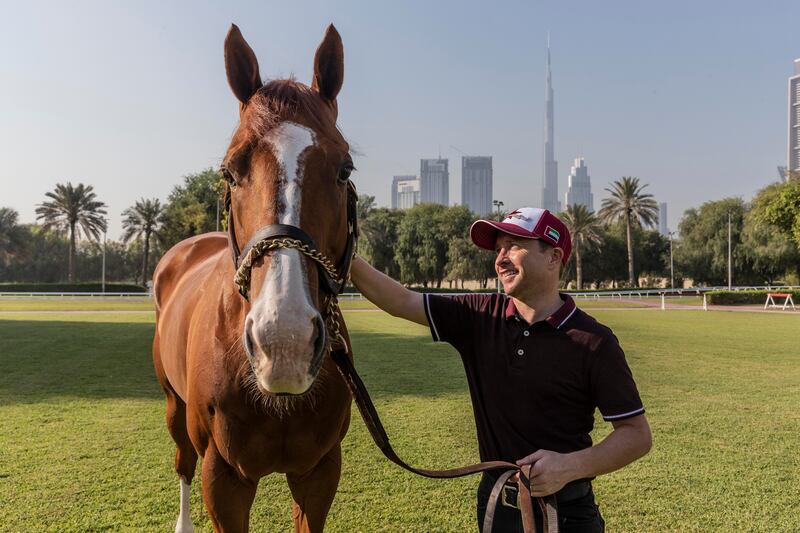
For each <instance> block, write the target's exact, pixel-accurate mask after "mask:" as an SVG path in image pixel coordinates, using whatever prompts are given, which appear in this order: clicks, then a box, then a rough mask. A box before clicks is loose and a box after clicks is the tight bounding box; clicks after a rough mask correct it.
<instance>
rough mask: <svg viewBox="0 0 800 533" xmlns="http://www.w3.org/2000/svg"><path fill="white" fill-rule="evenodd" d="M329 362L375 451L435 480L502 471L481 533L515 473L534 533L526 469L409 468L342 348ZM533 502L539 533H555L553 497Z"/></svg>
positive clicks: (497, 465) (487, 465)
mask: <svg viewBox="0 0 800 533" xmlns="http://www.w3.org/2000/svg"><path fill="white" fill-rule="evenodd" d="M331 358H333V361H334V362H335V363H336V366H337V367H338V368H339V372H340V373H341V374H342V377H343V378H344V380H345V382H346V383H347V386H348V387H349V389H350V393H351V394H352V395H353V399H354V400H355V402H356V406H358V410H359V412H360V413H361V418H363V419H364V423H365V424H366V426H367V429H368V430H369V433H370V435H371V436H372V440H373V441H375V444H376V445H377V446H378V448H380V450H381V452H383V455H384V456H386V458H387V459H389V460H390V461H391V462H393V463H394V464H396V465H398V466H400V467H401V468H404V469H406V470H408V471H409V472H413V473H414V474H418V475H420V476H424V477H428V478H436V479H442V478H457V477H463V476H467V475H470V474H477V473H479V472H486V471H487V470H499V469H502V470H505V472H503V473H502V474H501V475H500V477H499V478H498V479H497V482H496V483H495V484H494V487H493V488H492V492H491V494H490V496H489V501H488V502H487V505H486V516H485V518H484V521H483V533H490V532H491V530H492V524H493V520H494V511H495V508H496V507H497V500H498V499H499V497H500V493H501V492H502V489H503V485H504V484H505V483H506V481H508V479H510V478H511V477H512V476H513V475H514V474H516V473H519V480H518V482H517V487H518V491H519V492H518V494H519V505H520V511H521V513H522V526H523V529H524V531H525V533H537V528H536V521H535V519H534V514H533V505H532V499H531V489H530V468H531V467H530V465H525V466H522V467H520V466H518V465H516V464H514V463H509V462H506V461H486V462H483V463H478V464H474V465H470V466H464V467H461V468H451V469H448V470H426V469H422V468H415V467H413V466H410V465H409V464H407V463H406V462H405V461H403V460H402V459H400V457H399V456H398V455H397V453H395V451H394V449H393V448H392V445H391V444H390V443H389V436H388V435H387V434H386V430H385V429H384V428H383V424H382V423H381V420H380V417H379V416H378V412H377V410H376V409H375V405H374V404H373V403H372V399H371V398H370V397H369V393H368V392H367V389H366V387H365V386H364V382H363V381H362V380H361V377H359V375H358V373H357V372H356V369H355V366H353V362H352V361H351V360H350V357H349V356H348V352H347V349H346V347H342V348H338V349H333V350H331ZM535 499H536V501H537V503H538V505H539V507H540V508H541V510H542V517H543V524H542V526H543V532H544V533H558V507H557V504H556V499H555V496H552V495H551V496H546V497H544V498H535Z"/></svg>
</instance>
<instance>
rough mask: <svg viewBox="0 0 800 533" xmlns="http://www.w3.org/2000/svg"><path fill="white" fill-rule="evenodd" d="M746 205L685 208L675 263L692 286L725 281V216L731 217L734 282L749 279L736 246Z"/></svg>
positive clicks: (720, 203) (749, 272) (738, 200)
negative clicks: (735, 260) (692, 281)
mask: <svg viewBox="0 0 800 533" xmlns="http://www.w3.org/2000/svg"><path fill="white" fill-rule="evenodd" d="M745 211H746V206H745V204H744V201H743V200H742V199H741V198H726V199H724V200H717V201H713V202H706V203H704V204H703V205H701V206H700V208H699V209H688V210H686V212H685V213H684V215H683V218H682V219H681V222H680V224H679V225H678V228H679V230H680V235H681V239H680V242H679V243H678V246H677V247H676V248H675V260H676V262H677V264H678V267H679V268H680V269H681V271H682V272H683V274H684V275H685V276H687V277H690V278H693V279H694V281H695V282H696V283H707V284H710V285H723V284H726V283H727V280H728V215H730V217H731V242H732V244H733V247H734V250H733V253H734V257H735V258H736V259H737V262H736V267H737V268H736V279H737V281H740V282H746V281H747V280H748V279H752V269H751V268H750V265H749V264H748V263H747V261H746V260H744V257H743V255H742V253H741V251H740V249H741V247H739V246H737V244H738V243H739V242H740V235H741V232H742V221H743V219H744V215H745Z"/></svg>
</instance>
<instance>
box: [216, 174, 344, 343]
mask: <svg viewBox="0 0 800 533" xmlns="http://www.w3.org/2000/svg"><path fill="white" fill-rule="evenodd" d="M357 203H358V193H357V192H356V186H355V185H354V184H353V182H352V181H349V180H348V182H347V245H346V247H345V251H344V255H343V256H342V257H341V258H340V259H339V263H338V266H336V265H334V263H333V262H332V261H331V260H330V259H329V258H328V257H327V256H326V255H325V254H323V253H322V252H321V251H320V250H319V248H318V247H317V245H316V244H315V243H314V239H312V238H311V237H310V236H309V235H308V233H306V232H305V231H303V230H302V229H300V228H299V227H297V226H290V225H287V224H269V225H267V226H264V227H263V228H261V229H259V230H258V231H256V233H255V235H253V237H252V238H251V239H250V240H249V241H248V242H247V244H246V245H245V247H244V249H243V250H241V251H239V246H238V245H237V244H236V230H235V228H234V223H233V213H232V212H231V195H230V190H228V193H227V194H226V195H225V208H226V209H227V210H228V241H229V243H230V249H231V255H232V257H233V264H234V265H235V267H236V275H235V276H234V278H233V281H234V283H236V285H237V286H238V287H239V294H241V295H242V297H244V299H245V300H247V299H248V293H249V290H250V278H251V274H252V269H253V263H255V262H256V261H257V260H258V259H259V258H260V257H263V256H264V255H265V254H267V253H268V252H270V251H272V250H277V249H278V248H291V249H294V250H297V251H299V252H300V253H302V254H303V255H305V256H306V257H308V258H309V259H311V260H313V261H314V262H315V263H316V264H317V271H318V272H319V277H320V282H321V284H322V288H323V289H324V290H325V292H326V293H327V294H326V296H325V303H324V305H323V309H324V311H323V313H322V314H323V317H324V319H325V327H326V328H327V329H328V333H329V334H330V338H331V340H332V341H334V342H340V343H342V344H344V345H345V346H346V342H345V340H344V337H343V336H342V334H341V331H340V328H339V320H338V318H339V315H340V314H341V313H340V311H339V305H338V302H337V299H336V297H337V296H338V295H339V294H341V293H342V291H343V290H344V285H345V282H346V281H347V277H348V276H349V275H350V263H351V262H352V260H353V252H354V251H355V247H356V241H357V239H358V216H357V209H356V208H357Z"/></svg>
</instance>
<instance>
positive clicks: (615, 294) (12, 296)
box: [0, 285, 800, 300]
mask: <svg viewBox="0 0 800 533" xmlns="http://www.w3.org/2000/svg"><path fill="white" fill-rule="evenodd" d="M721 290H728V287H692V288H689V289H646V290H640V289H620V290H618V291H617V290H613V291H608V290H604V291H581V292H570V295H572V297H573V298H579V299H595V300H601V299H606V298H610V299H613V298H617V299H620V300H622V299H632V298H648V297H651V298H652V297H659V296H662V295H664V296H667V297H675V296H677V297H680V296H699V295H702V294H704V293H706V292H709V291H721ZM731 290H732V291H746V290H760V291H780V290H800V285H761V286H741V287H732V288H731ZM443 294H458V293H443ZM151 297H152V296H151V295H150V294H149V293H144V292H59V291H55V292H0V298H4V299H7V300H31V299H45V300H46V299H52V300H57V299H71V300H100V299H108V300H110V299H118V300H147V299H150V298H151ZM339 299H340V300H363V299H364V296H363V295H362V294H361V293H359V292H345V293H342V294H340V295H339Z"/></svg>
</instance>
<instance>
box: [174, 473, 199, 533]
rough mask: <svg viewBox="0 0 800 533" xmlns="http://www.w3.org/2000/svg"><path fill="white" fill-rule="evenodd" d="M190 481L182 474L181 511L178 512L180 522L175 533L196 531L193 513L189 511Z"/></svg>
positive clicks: (192, 532)
mask: <svg viewBox="0 0 800 533" xmlns="http://www.w3.org/2000/svg"><path fill="white" fill-rule="evenodd" d="M189 486H190V485H189V483H187V482H186V478H184V477H183V476H181V512H180V514H178V523H177V524H175V533H194V524H192V515H191V513H190V512H189V493H190V492H189Z"/></svg>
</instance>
